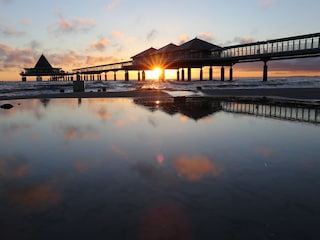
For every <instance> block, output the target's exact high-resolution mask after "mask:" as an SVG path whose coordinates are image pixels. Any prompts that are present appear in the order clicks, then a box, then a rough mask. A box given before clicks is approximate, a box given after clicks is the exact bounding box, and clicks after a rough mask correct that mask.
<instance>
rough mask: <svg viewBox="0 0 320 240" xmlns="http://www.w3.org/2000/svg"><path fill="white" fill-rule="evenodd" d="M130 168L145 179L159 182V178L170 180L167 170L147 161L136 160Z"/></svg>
mask: <svg viewBox="0 0 320 240" xmlns="http://www.w3.org/2000/svg"><path fill="white" fill-rule="evenodd" d="M132 168H133V170H135V171H137V172H138V174H139V175H140V176H141V177H143V178H144V179H146V180H147V181H160V182H161V180H170V179H171V177H172V176H171V175H170V174H169V173H168V172H166V171H165V170H163V169H162V168H159V167H158V166H157V165H153V164H151V163H148V162H137V163H135V164H134V165H133V167H132Z"/></svg>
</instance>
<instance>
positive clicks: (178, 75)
mask: <svg viewBox="0 0 320 240" xmlns="http://www.w3.org/2000/svg"><path fill="white" fill-rule="evenodd" d="M177 81H180V71H179V69H178V70H177Z"/></svg>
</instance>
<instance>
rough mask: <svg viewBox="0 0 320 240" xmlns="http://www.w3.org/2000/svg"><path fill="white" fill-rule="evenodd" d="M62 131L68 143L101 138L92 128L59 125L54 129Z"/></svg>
mask: <svg viewBox="0 0 320 240" xmlns="http://www.w3.org/2000/svg"><path fill="white" fill-rule="evenodd" d="M54 129H55V130H58V131H62V132H63V134H64V138H65V140H66V142H69V141H71V140H73V139H75V140H92V139H97V138H98V137H99V132H98V131H97V130H95V129H94V128H93V127H91V126H72V125H67V124H64V123H62V124H59V125H58V126H56V127H55V128H54Z"/></svg>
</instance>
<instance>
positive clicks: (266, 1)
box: [259, 0, 280, 7]
mask: <svg viewBox="0 0 320 240" xmlns="http://www.w3.org/2000/svg"><path fill="white" fill-rule="evenodd" d="M277 2H280V0H261V1H260V3H259V5H260V7H270V6H272V5H274V4H275V3H277Z"/></svg>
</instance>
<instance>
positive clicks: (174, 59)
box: [73, 33, 320, 81]
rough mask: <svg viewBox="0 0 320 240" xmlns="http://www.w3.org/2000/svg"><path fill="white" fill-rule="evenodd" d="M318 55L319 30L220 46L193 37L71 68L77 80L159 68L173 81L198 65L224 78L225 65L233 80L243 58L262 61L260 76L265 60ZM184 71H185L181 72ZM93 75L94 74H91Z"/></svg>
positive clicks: (186, 76) (141, 73) (265, 74)
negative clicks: (122, 57) (126, 58)
mask: <svg viewBox="0 0 320 240" xmlns="http://www.w3.org/2000/svg"><path fill="white" fill-rule="evenodd" d="M319 56H320V33H313V34H307V35H299V36H292V37H286V38H279V39H272V40H267V41H259V42H252V43H245V44H239V45H232V46H226V47H220V46H217V45H214V44H211V43H209V42H206V41H203V40H201V39H198V38H195V39H192V40H190V41H189V42H186V43H184V44H182V45H180V46H177V45H175V44H172V43H171V44H168V45H166V46H164V47H162V48H160V49H155V48H149V49H147V50H145V51H143V52H141V53H138V54H136V55H135V56H133V57H132V60H130V61H125V62H117V63H111V64H104V65H98V66H89V67H82V68H77V69H73V74H77V75H80V79H81V80H95V79H97V80H102V79H103V78H104V80H108V79H107V73H108V72H113V73H114V80H117V75H116V74H117V72H118V71H124V72H125V80H129V71H138V76H137V79H138V80H146V79H145V70H152V69H154V68H155V67H160V68H162V74H161V76H160V80H165V70H166V69H170V70H172V69H173V70H176V71H177V81H185V80H188V81H191V69H193V68H198V69H200V75H199V79H200V80H203V68H204V67H209V79H208V80H213V67H220V68H221V70H220V80H221V81H224V80H225V67H229V80H233V66H234V65H235V64H238V63H245V62H259V61H262V62H264V65H263V69H262V72H263V73H262V79H263V81H267V79H268V62H269V61H274V60H286V59H297V58H310V57H319ZM185 71H187V72H185ZM95 76H96V77H95Z"/></svg>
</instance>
